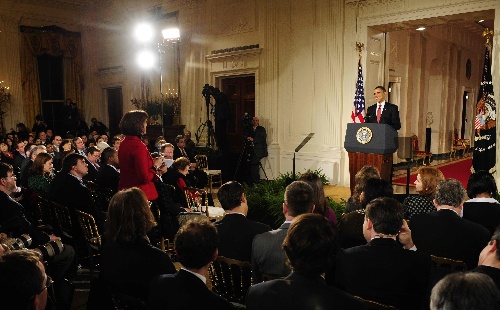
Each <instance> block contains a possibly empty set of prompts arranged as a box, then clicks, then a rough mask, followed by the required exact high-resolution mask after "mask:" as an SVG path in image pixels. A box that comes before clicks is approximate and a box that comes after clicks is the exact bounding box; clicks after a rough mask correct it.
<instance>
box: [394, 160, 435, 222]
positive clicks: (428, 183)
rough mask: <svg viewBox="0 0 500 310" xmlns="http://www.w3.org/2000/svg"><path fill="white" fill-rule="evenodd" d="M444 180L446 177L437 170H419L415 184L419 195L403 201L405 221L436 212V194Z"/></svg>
mask: <svg viewBox="0 0 500 310" xmlns="http://www.w3.org/2000/svg"><path fill="white" fill-rule="evenodd" d="M443 180H444V175H443V173H442V172H441V171H440V170H439V169H437V168H433V167H420V168H419V169H418V170H417V179H416V180H415V182H414V183H415V190H416V191H417V193H418V195H413V196H408V197H406V199H405V200H404V201H403V207H404V210H405V219H407V220H409V219H411V217H412V216H414V215H416V214H420V213H430V212H433V211H436V207H435V206H434V202H433V200H434V194H435V193H436V186H437V184H438V183H439V182H441V181H443Z"/></svg>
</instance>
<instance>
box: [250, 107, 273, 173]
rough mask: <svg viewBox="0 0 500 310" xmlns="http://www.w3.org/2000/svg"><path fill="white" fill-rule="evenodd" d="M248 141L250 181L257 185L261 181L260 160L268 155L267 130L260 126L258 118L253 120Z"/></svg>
mask: <svg viewBox="0 0 500 310" xmlns="http://www.w3.org/2000/svg"><path fill="white" fill-rule="evenodd" d="M247 140H248V141H250V181H251V182H252V183H257V182H259V181H260V171H259V169H260V160H261V159H262V158H264V157H267V155H268V154H267V141H266V140H267V133H266V129H265V128H264V127H262V126H260V125H259V118H258V117H256V116H254V117H253V119H252V130H251V131H250V135H249V136H248V137H247Z"/></svg>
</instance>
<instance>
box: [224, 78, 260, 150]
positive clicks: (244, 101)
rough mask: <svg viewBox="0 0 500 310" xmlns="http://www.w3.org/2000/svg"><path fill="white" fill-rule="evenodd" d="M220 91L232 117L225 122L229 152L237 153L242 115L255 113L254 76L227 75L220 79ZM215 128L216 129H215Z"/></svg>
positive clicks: (239, 148) (241, 144)
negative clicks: (225, 99) (224, 95)
mask: <svg viewBox="0 0 500 310" xmlns="http://www.w3.org/2000/svg"><path fill="white" fill-rule="evenodd" d="M221 91H222V92H223V93H224V94H226V96H227V98H228V101H229V106H230V108H231V115H232V119H231V120H229V122H228V124H227V139H228V145H229V152H230V153H231V154H239V153H241V152H242V150H243V143H244V141H245V137H244V134H243V130H244V128H243V116H244V115H245V113H248V114H249V115H250V116H252V117H253V116H254V115H255V76H253V75H251V76H240V77H228V78H223V79H222V80H221ZM216 130H217V129H216Z"/></svg>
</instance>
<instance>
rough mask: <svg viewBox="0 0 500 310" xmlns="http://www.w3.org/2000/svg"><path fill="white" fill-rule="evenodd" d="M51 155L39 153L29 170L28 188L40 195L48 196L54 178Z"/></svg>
mask: <svg viewBox="0 0 500 310" xmlns="http://www.w3.org/2000/svg"><path fill="white" fill-rule="evenodd" d="M53 166H54V165H53V163H52V156H51V155H50V154H47V153H40V154H38V155H37V156H36V158H35V161H34V162H33V165H32V166H31V168H30V170H29V177H28V188H29V189H31V190H33V191H35V192H37V193H38V194H39V195H40V196H43V197H48V196H49V193H50V188H51V186H52V181H53V180H54V174H53V169H52V168H53Z"/></svg>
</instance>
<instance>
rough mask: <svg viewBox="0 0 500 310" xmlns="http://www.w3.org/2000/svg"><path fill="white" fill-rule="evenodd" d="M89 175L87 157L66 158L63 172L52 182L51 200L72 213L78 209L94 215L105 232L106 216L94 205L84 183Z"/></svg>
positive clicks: (101, 229)
mask: <svg viewBox="0 0 500 310" xmlns="http://www.w3.org/2000/svg"><path fill="white" fill-rule="evenodd" d="M87 173H88V166H87V162H86V161H85V157H83V156H82V155H79V154H69V155H68V156H66V158H64V161H63V167H62V169H61V171H60V172H59V173H58V174H57V175H56V177H55V178H54V182H52V188H51V190H50V199H51V200H53V201H55V202H57V203H59V204H62V205H63V206H66V207H68V208H69V209H70V211H72V210H73V209H77V210H80V211H83V212H85V213H88V214H90V215H92V216H93V217H94V219H95V221H96V224H97V226H98V227H99V230H100V231H101V232H103V231H104V220H105V218H106V215H105V213H104V212H102V211H101V210H99V208H98V207H97V206H96V205H95V204H94V202H93V200H92V197H91V194H90V191H89V189H88V188H87V186H86V185H85V184H84V183H83V179H82V178H83V177H84V176H85V175H86V174H87Z"/></svg>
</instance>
